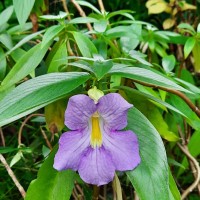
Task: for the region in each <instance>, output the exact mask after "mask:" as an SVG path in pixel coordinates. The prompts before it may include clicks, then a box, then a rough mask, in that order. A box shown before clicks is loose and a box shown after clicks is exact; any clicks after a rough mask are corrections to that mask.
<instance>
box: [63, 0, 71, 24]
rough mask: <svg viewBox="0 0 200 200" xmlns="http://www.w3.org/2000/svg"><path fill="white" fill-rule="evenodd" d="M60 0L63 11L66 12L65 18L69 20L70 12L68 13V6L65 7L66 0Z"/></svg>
mask: <svg viewBox="0 0 200 200" xmlns="http://www.w3.org/2000/svg"><path fill="white" fill-rule="evenodd" d="M61 1H62V4H63V8H64V10H65V12H66V13H67V19H68V20H69V21H70V20H71V17H70V14H69V10H68V8H67V3H66V0H61Z"/></svg>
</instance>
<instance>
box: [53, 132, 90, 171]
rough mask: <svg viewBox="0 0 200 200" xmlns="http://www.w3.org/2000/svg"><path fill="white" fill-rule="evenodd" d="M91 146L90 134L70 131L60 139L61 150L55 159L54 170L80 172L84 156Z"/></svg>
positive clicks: (59, 149)
mask: <svg viewBox="0 0 200 200" xmlns="http://www.w3.org/2000/svg"><path fill="white" fill-rule="evenodd" d="M89 145H90V139H89V133H87V132H79V131H69V132H66V133H63V134H62V135H61V137H60V139H59V148H58V151H57V153H56V155H55V158H54V166H53V167H54V168H55V169H57V170H58V171H61V170H65V169H73V170H75V171H76V170H78V166H79V163H80V160H81V158H82V155H83V154H84V152H85V151H86V150H87V147H88V146H89Z"/></svg>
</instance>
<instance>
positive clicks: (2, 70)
mask: <svg viewBox="0 0 200 200" xmlns="http://www.w3.org/2000/svg"><path fill="white" fill-rule="evenodd" d="M6 65H7V63H6V56H5V54H4V51H3V49H2V48H1V47H0V81H2V80H3V78H4V76H5V74H6Z"/></svg>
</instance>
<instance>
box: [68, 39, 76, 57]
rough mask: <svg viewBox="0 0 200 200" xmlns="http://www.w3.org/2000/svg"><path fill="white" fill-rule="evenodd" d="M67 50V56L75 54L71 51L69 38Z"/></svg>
mask: <svg viewBox="0 0 200 200" xmlns="http://www.w3.org/2000/svg"><path fill="white" fill-rule="evenodd" d="M67 50H68V54H69V56H75V54H74V52H73V51H72V48H71V45H70V42H69V40H68V41H67Z"/></svg>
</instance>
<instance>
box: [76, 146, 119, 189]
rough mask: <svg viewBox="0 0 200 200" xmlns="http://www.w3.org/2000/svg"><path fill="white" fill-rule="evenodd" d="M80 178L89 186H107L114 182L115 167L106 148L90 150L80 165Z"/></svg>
mask: <svg viewBox="0 0 200 200" xmlns="http://www.w3.org/2000/svg"><path fill="white" fill-rule="evenodd" d="M78 171H79V174H80V177H81V178H82V179H83V180H84V181H85V182H86V183H89V184H93V185H98V186H100V185H105V184H107V183H109V182H110V181H112V180H113V177H114V173H115V167H114V164H113V162H112V159H111V157H110V154H109V152H107V151H106V150H105V149H104V147H101V148H94V149H93V148H91V147H89V148H88V151H87V153H86V154H85V156H84V157H82V160H81V162H80V165H79V169H78Z"/></svg>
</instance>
